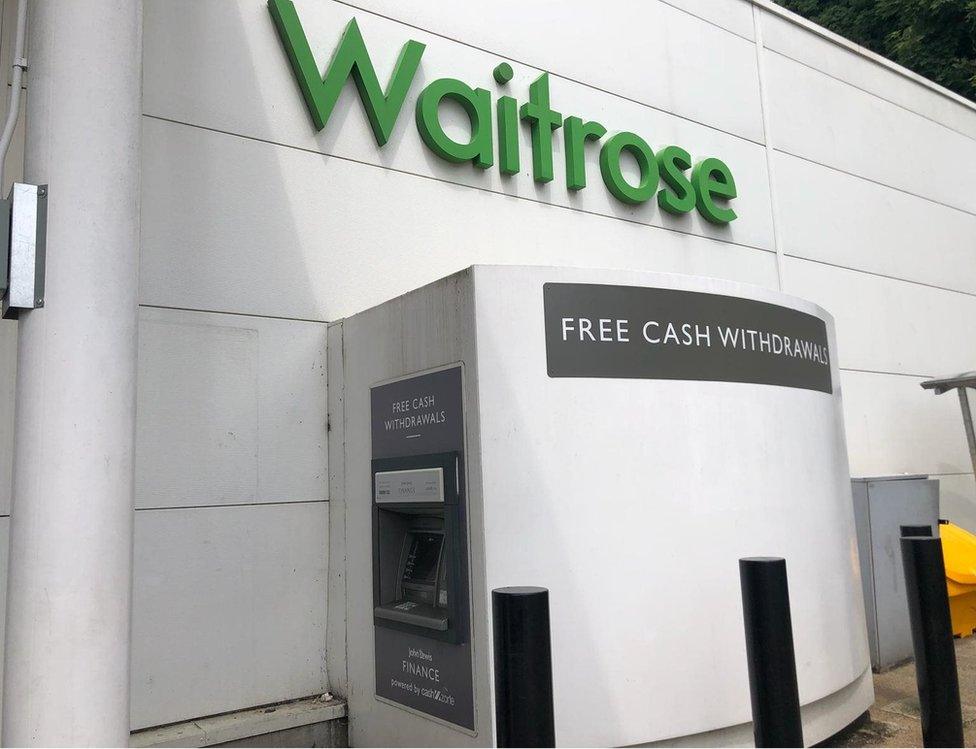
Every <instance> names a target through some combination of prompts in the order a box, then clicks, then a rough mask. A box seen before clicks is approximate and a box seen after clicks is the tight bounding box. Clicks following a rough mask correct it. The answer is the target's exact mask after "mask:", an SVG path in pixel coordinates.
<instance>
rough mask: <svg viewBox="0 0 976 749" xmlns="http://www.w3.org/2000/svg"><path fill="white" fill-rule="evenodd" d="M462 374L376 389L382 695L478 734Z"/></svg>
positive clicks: (377, 640) (437, 374)
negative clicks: (470, 600) (473, 678)
mask: <svg viewBox="0 0 976 749" xmlns="http://www.w3.org/2000/svg"><path fill="white" fill-rule="evenodd" d="M462 376H463V369H462V367H461V365H457V366H453V367H449V368H446V369H440V370H436V371H433V372H426V373H423V374H419V375H416V376H413V377H408V378H405V379H400V380H396V381H394V382H390V383H386V384H381V385H377V386H374V387H373V388H371V389H370V409H371V442H372V462H371V471H372V505H373V510H372V512H373V604H374V612H373V624H374V647H375V650H374V654H375V667H376V671H375V674H376V695H377V696H378V697H381V698H383V699H386V700H389V701H391V702H394V703H396V704H399V705H403V706H405V707H408V708H411V709H413V710H416V711H418V712H421V713H423V714H425V715H429V716H431V717H434V718H437V719H440V720H443V721H446V722H448V723H451V724H454V725H457V726H460V727H462V728H465V729H467V730H474V691H473V684H472V664H471V633H470V613H469V593H468V564H467V546H468V544H467V532H466V528H467V520H466V516H465V515H466V513H465V491H464V414H463V405H462V403H463V402H462V392H463V386H462Z"/></svg>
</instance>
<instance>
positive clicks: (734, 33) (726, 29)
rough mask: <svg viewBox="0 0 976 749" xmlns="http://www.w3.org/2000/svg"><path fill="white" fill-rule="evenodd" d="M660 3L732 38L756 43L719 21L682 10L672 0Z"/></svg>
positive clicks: (662, 0) (660, 0)
mask: <svg viewBox="0 0 976 749" xmlns="http://www.w3.org/2000/svg"><path fill="white" fill-rule="evenodd" d="M658 2H660V3H661V4H662V5H667V6H668V7H669V8H674V9H675V10H676V11H678V12H679V13H684V14H685V15H688V16H691V17H692V18H697V19H698V20H699V21H702V22H703V23H707V24H708V25H709V26H714V27H715V28H716V29H721V30H722V31H724V32H726V33H728V34H731V35H732V36H737V37H739V38H740V39H744V40H746V41H747V42H749V43H750V44H752V43H753V42H754V41H755V40H753V39H750V38H749V37H747V36H743V35H742V34H740V33H739V32H738V31H735V30H733V29H730V28H729V27H728V26H723V25H722V24H720V23H718V21H713V20H712V19H710V18H705V17H704V16H700V15H698V14H697V13H694V12H692V11H690V10H688V9H687V8H682V7H681V6H680V5H675V4H674V3H673V2H671V1H670V0H658Z"/></svg>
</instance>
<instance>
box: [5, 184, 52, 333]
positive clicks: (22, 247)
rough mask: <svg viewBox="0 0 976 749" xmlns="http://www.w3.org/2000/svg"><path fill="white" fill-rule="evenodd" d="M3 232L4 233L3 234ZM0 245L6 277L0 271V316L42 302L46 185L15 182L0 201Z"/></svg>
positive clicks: (14, 312)
mask: <svg viewBox="0 0 976 749" xmlns="http://www.w3.org/2000/svg"><path fill="white" fill-rule="evenodd" d="M4 233H6V236H4ZM0 249H7V250H8V255H7V263H5V268H6V278H4V276H3V274H0V282H4V283H2V284H0V288H2V287H4V286H5V287H6V289H5V291H4V294H3V310H2V312H3V317H4V319H12V318H15V317H17V315H18V314H19V312H20V310H26V309H37V308H38V307H43V306H44V266H45V259H46V252H47V185H28V184H25V183H22V182H15V183H14V185H13V187H12V188H11V189H10V194H9V195H8V196H7V199H6V200H3V201H0Z"/></svg>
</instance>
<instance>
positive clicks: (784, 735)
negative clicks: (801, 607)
mask: <svg viewBox="0 0 976 749" xmlns="http://www.w3.org/2000/svg"><path fill="white" fill-rule="evenodd" d="M739 580H740V582H741V584H742V617H743V620H744V621H745V626H746V658H747V660H748V661H749V692H750V694H751V696H752V729H753V733H754V735H755V739H756V746H757V747H764V746H803V724H802V722H801V720H800V694H799V689H798V688H797V684H796V657H795V655H794V653H793V624H792V621H791V620H790V591H789V587H788V586H787V583H786V560H785V559H780V558H778V557H750V558H747V559H740V560H739Z"/></svg>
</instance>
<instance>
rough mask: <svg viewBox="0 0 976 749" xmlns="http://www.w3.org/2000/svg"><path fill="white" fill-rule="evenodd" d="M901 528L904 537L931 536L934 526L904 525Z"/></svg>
mask: <svg viewBox="0 0 976 749" xmlns="http://www.w3.org/2000/svg"><path fill="white" fill-rule="evenodd" d="M899 527H900V528H901V535H902V537H905V536H931V535H932V526H931V525H902V526H899Z"/></svg>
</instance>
